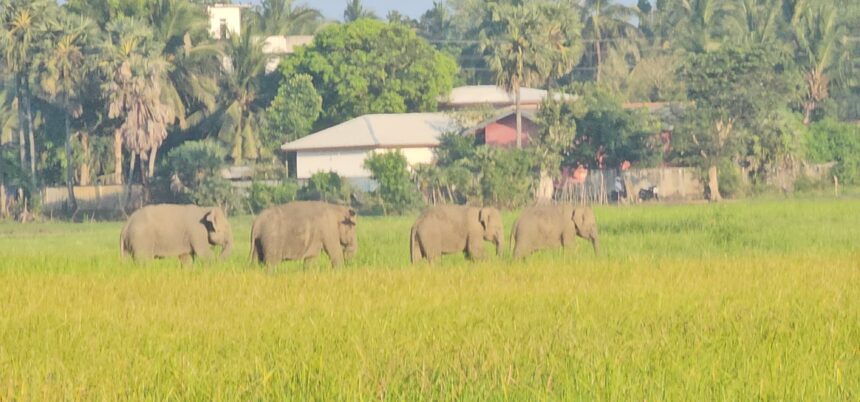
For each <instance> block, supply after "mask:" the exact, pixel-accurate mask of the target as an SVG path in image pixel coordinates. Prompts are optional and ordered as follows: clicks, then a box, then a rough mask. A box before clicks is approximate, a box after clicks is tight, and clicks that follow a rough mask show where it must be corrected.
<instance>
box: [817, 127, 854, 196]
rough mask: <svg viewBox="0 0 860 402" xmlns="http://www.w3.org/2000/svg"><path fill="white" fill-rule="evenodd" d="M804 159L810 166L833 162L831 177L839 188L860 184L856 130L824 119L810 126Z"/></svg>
mask: <svg viewBox="0 0 860 402" xmlns="http://www.w3.org/2000/svg"><path fill="white" fill-rule="evenodd" d="M806 155H807V159H809V161H811V162H819V163H823V162H836V166H835V167H834V168H833V174H834V175H836V177H838V178H839V181H840V183H843V184H860V128H858V127H857V126H854V125H851V124H846V123H840V122H838V121H836V120H833V119H824V120H822V121H820V122H817V123H814V124H812V126H810V129H809V132H808V135H807V139H806Z"/></svg>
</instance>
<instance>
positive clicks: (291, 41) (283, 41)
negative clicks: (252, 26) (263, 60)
mask: <svg viewBox="0 0 860 402" xmlns="http://www.w3.org/2000/svg"><path fill="white" fill-rule="evenodd" d="M313 40H314V37H313V35H290V36H282V35H273V36H269V37H266V39H265V41H263V53H264V54H291V53H293V52H295V51H296V48H298V47H299V46H304V45H307V44H310V43H311V42H313Z"/></svg>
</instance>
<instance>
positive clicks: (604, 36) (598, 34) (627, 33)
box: [580, 0, 641, 82]
mask: <svg viewBox="0 0 860 402" xmlns="http://www.w3.org/2000/svg"><path fill="white" fill-rule="evenodd" d="M580 13H581V16H582V19H583V23H584V25H585V27H584V31H583V36H584V37H585V38H587V39H588V40H589V41H590V42H592V43H593V44H594V62H593V65H594V68H595V81H597V82H600V72H601V67H602V66H601V65H602V62H603V45H602V42H605V41H623V40H627V39H630V38H638V37H639V36H641V35H640V32H639V29H638V28H637V27H636V26H635V25H633V20H634V19H635V18H638V17H640V15H639V10H638V9H637V8H636V7H628V6H625V5H621V4H614V3H613V1H612V0H585V1H583V3H582V6H581V11H580Z"/></svg>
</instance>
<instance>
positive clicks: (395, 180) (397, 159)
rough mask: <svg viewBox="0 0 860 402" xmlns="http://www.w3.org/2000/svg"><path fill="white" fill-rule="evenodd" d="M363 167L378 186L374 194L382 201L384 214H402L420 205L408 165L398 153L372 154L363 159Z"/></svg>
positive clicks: (404, 158)
mask: <svg viewBox="0 0 860 402" xmlns="http://www.w3.org/2000/svg"><path fill="white" fill-rule="evenodd" d="M364 167H365V168H367V169H368V170H370V174H371V176H370V177H371V178H372V179H373V180H376V183H377V184H378V185H379V187H377V189H376V191H375V192H374V193H375V194H376V195H377V197H378V198H379V199H380V200H382V210H383V212H384V213H385V214H388V213H395V214H402V213H404V212H407V211H410V210H412V209H414V208H415V207H417V206H418V205H419V204H420V200H419V196H418V189H417V188H416V187H415V184H413V183H412V180H411V178H410V174H409V170H408V167H409V164H408V162H407V161H406V157H405V156H403V154H402V153H400V151H397V152H384V153H378V154H373V155H371V156H369V157H368V158H367V159H365V161H364Z"/></svg>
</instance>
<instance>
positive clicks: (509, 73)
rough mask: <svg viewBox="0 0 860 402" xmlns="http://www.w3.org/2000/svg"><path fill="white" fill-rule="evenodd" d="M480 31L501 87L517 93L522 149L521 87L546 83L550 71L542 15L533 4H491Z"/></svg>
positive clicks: (519, 139) (483, 44)
mask: <svg viewBox="0 0 860 402" xmlns="http://www.w3.org/2000/svg"><path fill="white" fill-rule="evenodd" d="M487 12H488V15H487V17H486V19H485V21H484V27H483V29H481V32H480V40H479V42H480V50H481V52H482V53H483V54H484V59H485V61H486V62H487V65H488V66H489V68H490V70H491V71H492V72H493V73H494V74H495V75H496V83H497V85H498V86H499V87H502V88H504V89H505V90H507V91H508V92H513V94H514V104H515V110H516V119H517V148H522V113H521V110H520V87H521V86H523V85H530V84H531V83H536V82H543V81H544V80H545V79H546V78H547V72H548V71H550V70H551V68H550V67H549V65H550V64H551V62H550V60H549V59H548V58H547V54H548V53H547V52H545V51H542V49H541V48H540V47H541V46H544V45H545V44H546V37H545V33H544V32H541V31H542V29H543V25H542V19H541V16H542V14H541V13H540V12H539V9H538V8H537V7H535V6H534V5H533V4H529V5H511V4H502V3H489V4H488V5H487Z"/></svg>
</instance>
